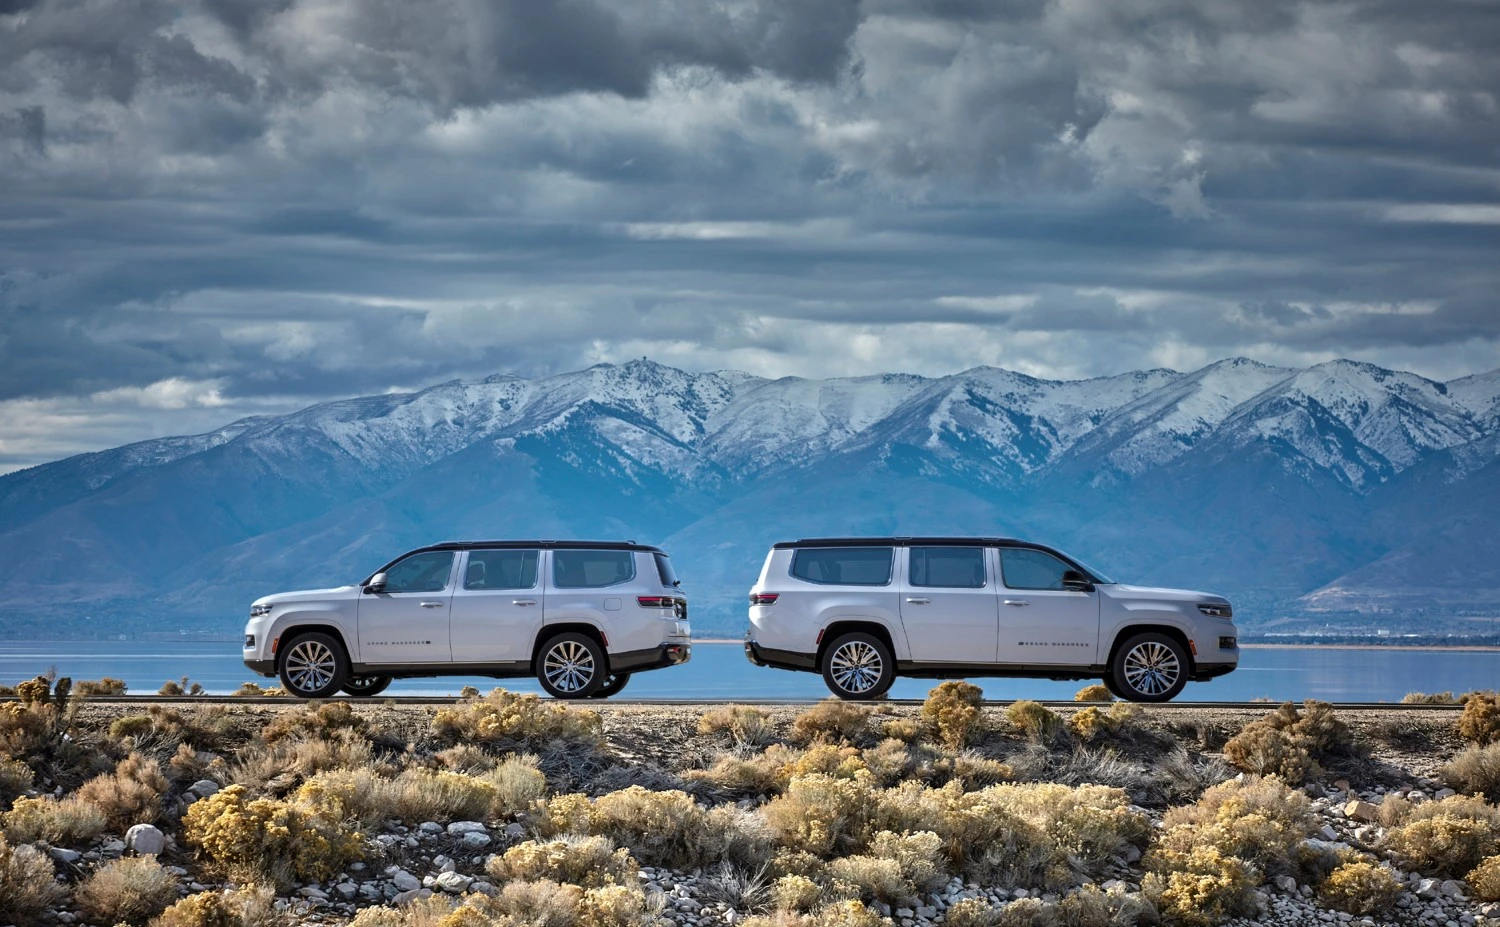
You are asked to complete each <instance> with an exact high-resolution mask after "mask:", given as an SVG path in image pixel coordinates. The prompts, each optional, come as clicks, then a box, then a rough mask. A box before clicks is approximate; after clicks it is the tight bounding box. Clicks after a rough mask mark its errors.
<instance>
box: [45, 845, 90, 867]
mask: <svg viewBox="0 0 1500 927" xmlns="http://www.w3.org/2000/svg"><path fill="white" fill-rule="evenodd" d="M47 855H48V856H50V857H52V858H53V859H55V860H57V861H58V862H60V863H76V862H78V860H79V859H81V858H82V857H83V854H82V853H79V852H78V851H77V850H65V849H63V848H62V847H53V848H52V849H50V850H48V851H47Z"/></svg>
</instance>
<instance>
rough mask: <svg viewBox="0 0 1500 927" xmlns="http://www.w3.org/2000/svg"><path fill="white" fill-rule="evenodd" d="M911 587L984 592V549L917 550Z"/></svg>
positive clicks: (931, 548) (930, 548) (913, 550)
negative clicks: (938, 587)
mask: <svg viewBox="0 0 1500 927" xmlns="http://www.w3.org/2000/svg"><path fill="white" fill-rule="evenodd" d="M911 584H912V585H913V586H942V587H944V588H948V589H983V588H984V548H982V547H913V548H912V549H911Z"/></svg>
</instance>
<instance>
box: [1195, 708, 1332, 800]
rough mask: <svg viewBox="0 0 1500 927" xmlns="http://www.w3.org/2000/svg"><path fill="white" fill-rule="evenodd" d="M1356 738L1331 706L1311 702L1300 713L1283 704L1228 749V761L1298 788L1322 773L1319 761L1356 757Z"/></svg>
mask: <svg viewBox="0 0 1500 927" xmlns="http://www.w3.org/2000/svg"><path fill="white" fill-rule="evenodd" d="M1354 746H1355V745H1354V735H1353V734H1352V733H1351V732H1350V730H1349V727H1348V725H1346V724H1344V722H1342V721H1340V720H1339V719H1338V717H1337V716H1335V714H1334V712H1333V707H1332V706H1331V705H1329V704H1328V703H1327V702H1320V701H1317V700H1315V699H1308V700H1307V701H1305V702H1303V703H1302V710H1301V711H1299V710H1298V709H1297V707H1296V706H1295V705H1293V704H1292V703H1291V702H1284V703H1283V704H1282V705H1281V706H1280V707H1278V708H1277V709H1276V710H1275V711H1274V712H1272V713H1271V714H1269V715H1267V716H1266V717H1264V718H1262V719H1261V720H1259V721H1252V722H1251V723H1249V724H1247V725H1245V727H1244V729H1243V730H1241V731H1240V732H1239V733H1238V734H1236V735H1235V736H1234V737H1231V738H1230V739H1229V742H1228V743H1226V744H1225V745H1224V758H1225V759H1227V760H1228V761H1229V762H1231V763H1233V764H1234V765H1235V766H1237V767H1239V768H1240V769H1243V770H1244V771H1245V772H1252V773H1256V774H1258V775H1274V776H1280V777H1281V778H1282V779H1285V780H1286V781H1287V782H1290V783H1292V784H1294V785H1295V784H1299V783H1301V782H1303V781H1305V780H1307V779H1308V778H1311V777H1315V776H1317V775H1319V774H1320V773H1321V772H1322V769H1321V767H1320V766H1319V762H1318V761H1319V760H1326V759H1328V758H1331V757H1334V756H1341V755H1348V754H1351V753H1353V752H1354Z"/></svg>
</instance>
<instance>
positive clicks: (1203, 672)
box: [1193, 663, 1239, 682]
mask: <svg viewBox="0 0 1500 927" xmlns="http://www.w3.org/2000/svg"><path fill="white" fill-rule="evenodd" d="M1237 666H1239V664H1238V663H1207V664H1204V663H1199V664H1197V665H1196V666H1194V667H1193V681H1194V682H1207V681H1208V680H1210V679H1216V678H1218V677H1220V676H1226V675H1228V674H1229V673H1232V672H1234V670H1235V668H1236V667H1237Z"/></svg>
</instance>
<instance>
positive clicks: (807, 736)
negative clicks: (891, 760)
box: [792, 698, 870, 744]
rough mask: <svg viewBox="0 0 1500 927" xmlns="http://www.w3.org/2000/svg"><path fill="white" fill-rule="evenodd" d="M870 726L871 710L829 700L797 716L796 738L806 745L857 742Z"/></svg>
mask: <svg viewBox="0 0 1500 927" xmlns="http://www.w3.org/2000/svg"><path fill="white" fill-rule="evenodd" d="M869 727H870V709H869V708H866V707H865V706H863V705H854V704H851V703H849V702H846V701H843V700H841V699H836V698H829V699H824V700H823V701H821V702H819V703H818V704H816V705H814V706H813V707H811V708H809V709H807V710H806V711H804V712H802V713H801V714H799V715H797V718H796V720H794V721H793V722H792V739H793V740H795V741H797V742H798V743H803V744H807V743H815V742H818V741H828V740H831V741H845V742H848V743H854V742H856V741H858V740H859V739H860V738H861V737H863V736H864V735H865V733H866V731H868V730H869Z"/></svg>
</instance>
